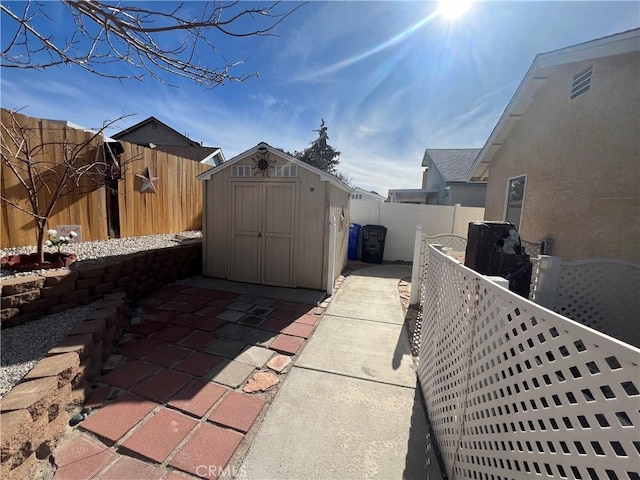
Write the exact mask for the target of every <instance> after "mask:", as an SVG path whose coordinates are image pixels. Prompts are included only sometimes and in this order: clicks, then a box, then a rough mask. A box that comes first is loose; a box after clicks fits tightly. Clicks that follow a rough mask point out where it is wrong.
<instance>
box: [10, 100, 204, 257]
mask: <svg viewBox="0 0 640 480" xmlns="http://www.w3.org/2000/svg"><path fill="white" fill-rule="evenodd" d="M13 115H14V118H15V120H16V121H18V122H19V123H20V124H21V125H24V126H26V127H27V133H26V135H25V137H26V140H27V141H28V142H29V143H30V144H31V145H32V146H38V145H42V148H40V149H39V151H38V153H37V154H36V160H40V161H44V160H48V161H49V162H51V163H52V164H53V163H58V164H60V163H61V162H62V161H63V155H62V149H63V148H64V147H63V143H64V142H65V140H66V142H67V144H68V145H79V144H82V143H84V142H87V141H88V140H90V139H91V137H92V136H94V135H95V133H91V132H86V131H83V130H78V129H75V128H71V127H69V126H68V125H67V124H66V122H61V121H54V120H41V119H37V118H32V117H27V116H25V115H21V114H13ZM11 121H12V118H11V113H10V112H8V111H7V110H4V109H2V123H3V125H9V124H10V123H11ZM2 141H3V143H6V141H7V139H6V135H4V136H3V140H2ZM103 142H104V139H103V138H102V137H100V136H99V137H97V138H96V139H94V141H92V142H90V145H89V146H88V147H87V148H86V153H85V152H83V155H82V156H81V158H80V164H81V165H82V164H83V162H86V163H87V164H88V163H91V162H94V161H95V159H96V158H97V156H100V155H104V146H103ZM119 143H120V144H121V145H122V147H123V149H124V152H123V153H122V154H121V155H119V157H118V160H119V162H120V164H121V165H125V168H124V169H123V171H122V174H121V178H120V179H119V180H116V181H113V182H111V183H109V182H106V183H107V184H109V187H110V188H107V186H106V185H105V183H103V184H102V185H96V184H95V183H94V184H93V185H89V184H88V183H87V182H88V180H86V181H85V180H82V181H81V184H80V187H82V188H81V190H78V191H80V192H81V193H79V194H74V195H64V196H62V197H61V198H60V200H59V202H58V203H57V205H56V207H55V208H54V210H53V214H52V215H51V217H50V219H49V223H48V228H56V226H57V225H81V226H82V239H83V241H89V240H103V239H107V238H110V236H117V235H118V233H119V236H121V237H132V236H139V235H154V234H162V233H174V232H180V231H184V230H193V229H200V227H201V223H202V185H201V183H200V182H199V181H198V180H196V176H197V175H199V174H200V173H202V172H204V171H206V170H208V169H209V168H211V167H210V166H209V165H203V164H200V163H198V162H195V161H193V160H188V159H183V158H179V157H176V156H175V155H170V154H167V153H164V152H159V151H157V150H153V149H150V148H145V147H140V146H138V145H133V144H130V143H127V142H119ZM5 151H6V150H4V149H3V153H5ZM147 168H148V169H149V172H150V174H151V175H152V176H154V177H158V180H157V181H155V182H154V185H155V189H156V193H154V192H152V191H150V190H149V189H147V190H146V191H144V192H141V188H142V184H143V181H142V180H141V179H140V178H138V177H137V176H136V174H144V173H145V171H146V169H147ZM0 175H1V177H0V183H1V192H2V196H3V197H5V198H8V199H9V200H11V201H13V202H15V203H18V204H19V205H21V206H24V207H25V208H27V209H28V208H29V207H28V202H27V198H28V197H27V192H26V190H25V188H24V187H23V186H22V185H21V184H20V182H19V181H18V179H17V178H16V176H15V175H14V174H13V172H12V171H11V169H10V168H9V167H8V166H7V165H5V163H4V162H2V165H1V171H0ZM93 178H94V179H95V175H94V177H93ZM83 182H84V183H83ZM72 185H73V186H74V187H75V185H76V184H75V183H74V182H72ZM70 188H71V187H70ZM50 195H51V193H50V192H47V191H45V190H44V189H43V191H41V193H40V196H41V201H42V202H46V201H47V200H49V199H50ZM0 203H1V209H0V213H1V225H0V234H1V237H0V240H1V246H2V248H8V247H17V246H25V245H34V244H35V243H36V225H35V221H34V219H33V217H31V216H30V215H28V214H26V213H24V212H22V211H20V210H19V209H18V208H15V207H14V206H11V205H9V204H7V203H6V202H4V201H2V202H0Z"/></svg>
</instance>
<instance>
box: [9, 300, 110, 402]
mask: <svg viewBox="0 0 640 480" xmlns="http://www.w3.org/2000/svg"><path fill="white" fill-rule="evenodd" d="M101 302H102V301H101V300H100V301H97V302H93V303H90V304H88V305H82V306H80V307H76V308H71V309H69V310H65V311H64V312H60V313H56V314H55V315H47V316H45V317H42V318H41V319H40V320H35V321H33V322H29V323H26V324H24V325H19V326H17V327H13V328H7V329H4V330H2V333H1V334H0V398H2V397H4V396H5V395H6V394H7V393H8V392H9V390H11V389H12V388H13V387H14V385H17V384H18V383H19V382H20V380H22V377H24V376H25V375H26V374H27V373H29V370H31V369H32V368H33V367H34V366H35V364H36V363H38V360H40V359H41V358H42V357H44V356H45V354H46V353H47V352H48V351H49V350H51V349H52V348H53V347H55V346H56V345H57V344H58V342H60V340H62V339H63V338H64V337H65V335H66V334H67V332H69V331H70V330H71V329H72V328H73V327H74V326H75V325H76V324H78V323H80V322H81V321H82V320H84V319H85V318H86V316H87V315H88V314H89V313H90V312H91V311H93V310H95V309H96V308H97V307H98V305H100V303H101Z"/></svg>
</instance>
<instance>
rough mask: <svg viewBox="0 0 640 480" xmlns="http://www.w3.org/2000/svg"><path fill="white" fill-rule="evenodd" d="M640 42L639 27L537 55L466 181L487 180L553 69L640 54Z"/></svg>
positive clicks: (471, 167) (469, 171)
mask: <svg viewBox="0 0 640 480" xmlns="http://www.w3.org/2000/svg"><path fill="white" fill-rule="evenodd" d="M639 40H640V28H636V29H634V30H628V31H626V32H621V33H617V34H615V35H611V36H608V37H604V38H599V39H596V40H591V41H588V42H584V43H580V44H578V45H573V46H571V47H566V48H561V49H559V50H553V51H551V52H547V53H540V54H538V55H536V57H535V58H534V60H533V63H532V64H531V67H529V70H528V71H527V74H526V75H525V76H524V78H523V79H522V82H521V83H520V85H519V86H518V89H517V90H516V92H515V94H514V95H513V97H512V98H511V101H509V104H508V105H507V108H506V109H505V111H504V113H503V114H502V116H501V117H500V120H498V123H497V124H496V126H495V127H494V129H493V131H492V132H491V135H490V136H489V138H488V139H487V142H486V143H485V144H484V147H482V150H481V151H480V153H479V154H478V157H477V158H476V159H475V162H474V163H473V164H472V165H471V166H470V168H469V170H468V172H467V175H466V180H485V179H486V178H487V176H488V174H489V164H490V163H491V159H492V158H493V156H494V155H495V154H496V152H497V151H498V150H499V149H500V147H501V146H502V143H503V142H504V140H505V139H506V138H507V136H508V135H509V132H510V131H511V129H512V128H513V127H514V126H515V124H516V123H517V122H518V120H519V119H520V118H521V117H522V115H523V114H524V112H525V111H526V109H527V107H528V106H529V105H530V104H531V102H532V101H533V97H534V95H535V93H536V91H537V90H538V89H540V87H542V85H544V84H545V82H546V81H547V80H548V79H549V75H550V74H551V71H552V70H553V68H554V67H557V66H560V65H565V64H568V63H576V62H582V61H585V60H591V59H594V58H601V57H608V56H612V55H621V54H624V53H631V52H637V51H639V50H640V41H639Z"/></svg>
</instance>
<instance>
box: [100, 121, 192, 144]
mask: <svg viewBox="0 0 640 480" xmlns="http://www.w3.org/2000/svg"><path fill="white" fill-rule="evenodd" d="M150 123H157V124H159V125H162V126H163V127H164V128H166V129H168V130H171V131H172V132H173V133H175V134H176V135H179V136H180V137H182V138H183V139H184V141H185V142H187V143H189V144H193V145H199V143H198V142H194V141H193V140H191V139H190V138H189V137H187V136H186V135H183V134H182V133H180V132H179V131H177V130H176V129H175V128H171V127H170V126H169V125H167V124H166V123H164V122H161V121H160V120H158V119H157V118H156V117H149V118H145V119H144V120H142V121H141V122H138V123H136V124H135V125H131V126H130V127H128V128H125V129H124V130H122V131H121V132H118V133H116V134H115V135H113V138H115V139H118V138H120V137H124V136H125V135H127V134H129V133H131V132H134V131H135V130H138V129H140V128H142V127H144V126H145V125H148V124H150Z"/></svg>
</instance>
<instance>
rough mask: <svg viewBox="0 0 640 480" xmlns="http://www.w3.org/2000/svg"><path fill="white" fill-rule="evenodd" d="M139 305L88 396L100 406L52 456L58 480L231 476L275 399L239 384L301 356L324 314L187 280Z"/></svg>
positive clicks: (95, 406) (176, 479)
mask: <svg viewBox="0 0 640 480" xmlns="http://www.w3.org/2000/svg"><path fill="white" fill-rule="evenodd" d="M141 303H142V305H143V307H141V309H140V311H139V312H140V316H139V321H138V319H134V322H133V323H135V324H134V325H132V327H131V328H130V330H129V333H127V334H126V335H125V336H124V337H123V339H122V340H121V345H120V347H119V348H118V349H117V350H116V353H115V354H114V356H112V357H111V359H110V362H109V363H108V365H109V368H110V370H108V371H103V375H102V376H101V377H100V378H99V379H98V381H97V383H96V388H95V390H94V392H93V395H92V396H91V398H90V399H89V401H88V402H87V406H91V407H92V408H93V411H92V412H91V414H90V415H89V417H88V418H87V419H86V420H84V421H83V422H81V423H80V424H79V425H78V426H77V427H74V429H73V431H72V432H71V433H70V434H68V435H67V436H66V437H65V438H64V439H63V440H62V441H61V442H60V444H59V447H58V448H57V449H56V450H55V451H54V452H53V457H54V459H55V463H56V465H57V470H56V472H55V475H54V480H61V479H66V478H73V479H100V480H106V479H119V480H120V479H128V478H131V479H136V480H145V479H149V480H156V479H157V480H179V479H185V478H192V477H193V476H196V477H202V478H221V477H222V478H231V477H232V476H233V475H232V474H233V472H232V471H231V470H230V466H231V465H239V461H236V462H235V463H234V462H233V458H234V455H235V454H236V453H237V452H238V451H239V449H238V447H240V446H241V445H242V444H243V442H245V443H248V441H249V440H248V438H247V436H248V434H249V433H250V431H251V429H252V428H256V426H257V424H258V423H259V422H258V419H260V418H261V417H262V416H263V414H264V412H265V410H266V409H267V408H268V407H269V404H270V401H271V399H272V397H273V392H259V393H252V394H248V393H244V392H243V389H242V387H243V386H244V385H245V384H246V382H247V381H248V380H249V379H250V378H251V377H252V376H253V374H255V373H257V372H260V371H271V370H269V369H268V368H267V367H266V366H265V367H263V368H258V367H256V366H255V365H264V364H265V363H266V360H265V358H266V357H268V358H273V356H276V355H278V354H285V355H293V356H294V357H293V359H294V360H295V358H296V357H295V355H297V354H298V353H299V352H300V351H301V349H302V348H303V347H304V344H305V343H306V341H307V339H308V338H309V337H310V336H311V335H312V333H313V330H314V329H315V327H316V325H317V321H318V319H319V318H320V315H321V314H322V313H323V309H321V308H318V307H316V306H315V305H304V304H299V303H292V302H284V301H277V300H270V299H267V298H262V297H253V296H249V295H240V294H235V293H230V292H222V291H218V290H211V289H203V288H193V287H187V286H181V285H171V286H169V287H167V288H164V289H162V290H160V291H158V292H156V293H154V294H152V295H151V296H150V297H148V298H147V299H145V300H143V301H142V302H141ZM238 348H240V350H239V351H238ZM207 349H209V350H207ZM211 351H215V353H216V354H213V353H211ZM269 352H270V353H271V355H270V356H269ZM243 353H244V355H243ZM256 355H259V356H260V361H256V357H255V356H256ZM268 358H267V360H268ZM263 360H264V361H263ZM280 363H282V362H280ZM287 371H288V369H285V371H284V373H277V372H275V373H276V374H278V376H279V377H282V376H283V375H286V372H287ZM281 380H282V379H281ZM237 385H239V387H237V388H234V386H237ZM273 388H277V386H276V387H273ZM240 450H246V449H240ZM238 460H239V459H238Z"/></svg>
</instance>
